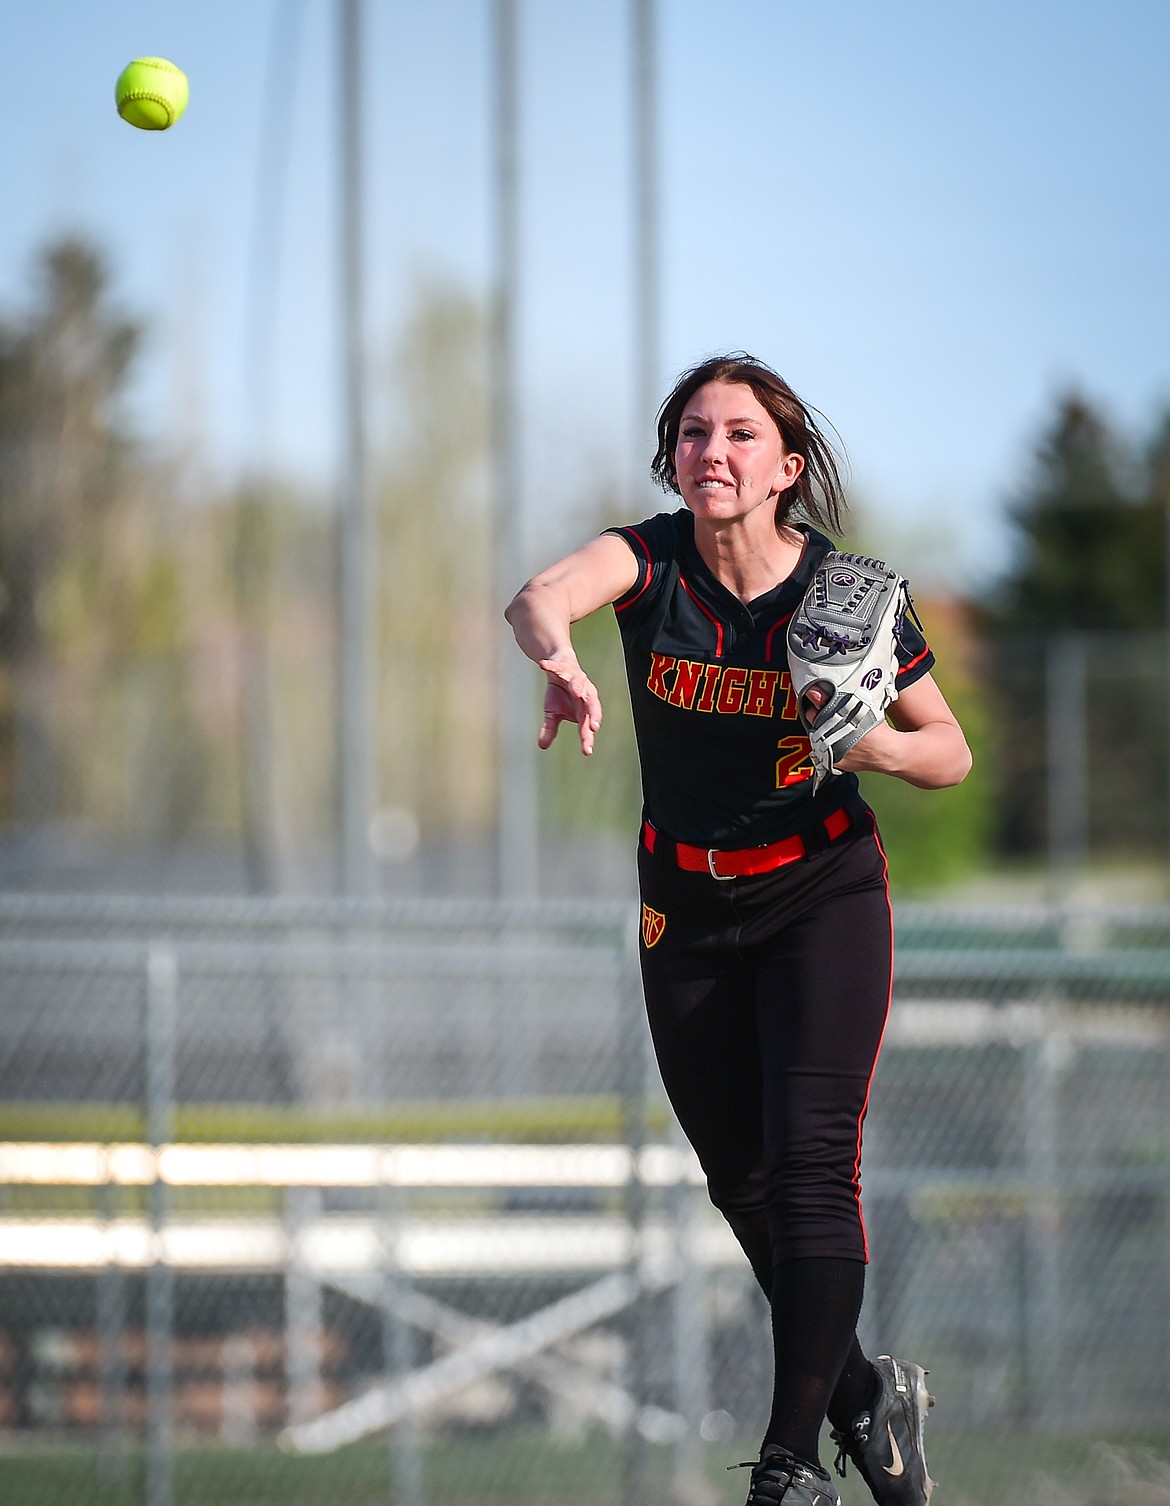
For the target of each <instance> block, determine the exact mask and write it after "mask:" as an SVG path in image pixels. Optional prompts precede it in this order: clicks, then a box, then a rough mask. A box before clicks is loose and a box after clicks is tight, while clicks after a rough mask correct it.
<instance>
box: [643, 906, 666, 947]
mask: <svg viewBox="0 0 1170 1506" xmlns="http://www.w3.org/2000/svg"><path fill="white" fill-rule="evenodd" d="M665 930H666V916H665V915H662V914H660V913H659V912H658V911H657V910H652V909H651V908H650V906H649V905H643V906H642V940H643V941H644V942H645V944H646V947H647V948H650V947H652V946H657V944H658V943H659V942H660V941H661V940H662V933H663V931H665Z"/></svg>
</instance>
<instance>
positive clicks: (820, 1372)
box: [764, 1258, 868, 1464]
mask: <svg viewBox="0 0 1170 1506" xmlns="http://www.w3.org/2000/svg"><path fill="white" fill-rule="evenodd" d="M864 1288H865V1264H864V1262H863V1261H860V1260H835V1259H817V1258H811V1259H807V1260H786V1261H784V1262H782V1263H781V1264H780V1265H778V1266H777V1267H776V1268H775V1270H774V1271H773V1273H772V1344H773V1352H774V1354H775V1362H776V1375H775V1383H774V1386H773V1390H772V1415H771V1417H770V1418H769V1420H768V1428H767V1431H766V1433H765V1434H764V1442H765V1443H778V1444H780V1445H781V1446H782V1447H784V1448H786V1449H789V1450H790V1451H791V1452H792V1453H794V1454H795V1455H796V1456H797V1458H798V1459H805V1460H807V1461H808V1462H809V1463H810V1464H819V1463H820V1456H819V1453H818V1439H819V1437H820V1431H821V1425H822V1424H823V1422H824V1420H825V1413H826V1411H827V1409H828V1405H829V1398H830V1397H831V1396H832V1395H833V1392H834V1390H835V1389H836V1386H837V1379H838V1377H839V1375H840V1374H841V1369H842V1366H843V1365H844V1364H845V1361H846V1359H847V1357H848V1356H849V1353H850V1349H851V1347H852V1345H853V1344H854V1343H855V1342H856V1337H855V1330H856V1328H857V1317H858V1314H859V1313H860V1312H861V1297H862V1293H863V1291H864ZM867 1400H868V1397H867ZM863 1405H864V1403H863ZM859 1410H860V1409H859Z"/></svg>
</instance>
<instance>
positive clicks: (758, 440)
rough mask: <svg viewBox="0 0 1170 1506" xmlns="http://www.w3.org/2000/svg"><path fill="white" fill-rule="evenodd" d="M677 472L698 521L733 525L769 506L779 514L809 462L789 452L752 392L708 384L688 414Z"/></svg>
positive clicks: (680, 433)
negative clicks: (779, 501)
mask: <svg viewBox="0 0 1170 1506" xmlns="http://www.w3.org/2000/svg"><path fill="white" fill-rule="evenodd" d="M674 466H675V472H676V474H677V476H678V484H679V490H680V491H681V492H682V497H683V501H684V502H685V503H686V504H687V506H688V507H689V508H690V510H691V511H692V512H693V513H694V514H695V516H696V518H703V519H707V520H710V521H711V522H720V521H722V522H731V521H733V520H735V519H738V518H743V517H746V516H747V515H748V514H750V513H755V512H756V511H757V510H758V509H759V508H761V507H764V506H767V507H768V508H769V510H770V511H771V510H774V507H775V501H776V497H777V496H778V495H779V493H780V492H782V491H784V490H785V489H786V488H787V487H789V486H791V485H792V483H793V482H794V481H795V480H796V478H797V476H799V475H800V472H801V470H802V469H803V468H804V461H803V459H802V458H801V457H800V456H799V455H790V454H787V453H786V452H785V449H784V442H783V440H782V439H781V437H780V430H779V429H778V428H777V427H776V422H775V420H774V419H773V417H772V415H771V414H770V413H769V412H768V410H767V409H766V408H765V407H764V405H763V404H762V403H761V402H760V400H759V398H758V397H757V396H756V395H755V393H754V392H753V391H752V389H751V388H750V387H748V386H746V385H744V384H742V383H739V382H708V383H707V385H706V386H705V387H700V388H699V390H698V392H696V393H695V395H694V396H693V397H692V398H691V400H690V402H688V403H687V405H686V408H685V409H684V411H683V416H682V420H681V422H680V423H679V426H678V443H677V444H676V445H675V449H674Z"/></svg>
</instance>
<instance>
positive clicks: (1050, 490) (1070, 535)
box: [988, 396, 1170, 633]
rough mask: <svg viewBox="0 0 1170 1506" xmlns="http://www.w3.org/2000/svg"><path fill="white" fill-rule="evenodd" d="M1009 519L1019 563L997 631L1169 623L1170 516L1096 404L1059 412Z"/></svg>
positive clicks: (1001, 599)
mask: <svg viewBox="0 0 1170 1506" xmlns="http://www.w3.org/2000/svg"><path fill="white" fill-rule="evenodd" d="M1162 443H1163V445H1164V446H1166V445H1168V444H1170V441H1167V439H1166V438H1165V436H1163V441H1162ZM1155 450H1156V447H1155ZM1151 458H1152V459H1153V458H1155V452H1154V451H1152V452H1151ZM1010 517H1011V521H1012V524H1013V525H1014V529H1015V535H1016V546H1015V557H1014V559H1013V561H1012V563H1011V565H1010V566H1009V568H1008V570H1007V571H1006V573H1005V575H1004V576H1003V578H1002V580H1001V581H1000V582H999V584H998V587H997V588H996V590H995V591H994V593H993V595H992V598H991V601H990V605H989V612H988V621H989V624H990V625H991V627H992V628H993V629H995V630H998V631H1011V632H1040V633H1048V632H1052V631H1055V630H1059V629H1061V628H1073V629H1078V630H1082V631H1083V630H1088V629H1126V630H1134V629H1142V628H1150V627H1156V626H1159V625H1160V624H1161V622H1162V621H1163V616H1164V603H1165V570H1164V567H1163V561H1164V558H1165V541H1164V534H1165V521H1164V512H1163V509H1162V507H1161V506H1159V503H1158V500H1157V498H1156V496H1155V495H1154V493H1153V488H1152V487H1150V486H1149V485H1148V484H1147V478H1146V477H1145V476H1143V475H1142V468H1141V466H1140V462H1139V460H1138V457H1137V456H1136V455H1135V454H1134V453H1133V451H1132V448H1131V447H1130V446H1129V445H1127V444H1126V443H1125V442H1124V440H1123V439H1122V438H1121V436H1119V435H1118V434H1117V433H1116V432H1115V431H1114V430H1113V429H1112V427H1111V426H1110V424H1109V423H1108V422H1107V420H1106V419H1105V418H1104V416H1103V415H1102V414H1101V413H1100V412H1099V411H1098V410H1096V409H1095V408H1094V407H1093V406H1092V405H1091V404H1090V403H1089V401H1088V400H1087V399H1085V398H1083V397H1080V396H1070V397H1066V398H1064V399H1063V400H1062V401H1061V402H1060V404H1059V405H1058V408H1057V412H1056V414H1055V417H1054V418H1053V420H1052V422H1051V424H1050V425H1049V427H1048V428H1047V430H1046V431H1045V433H1044V434H1043V435H1042V437H1041V440H1040V443H1039V445H1038V447H1037V450H1036V455H1035V458H1034V461H1033V465H1032V472H1031V475H1030V477H1029V478H1028V481H1027V482H1026V484H1025V486H1024V488H1023V489H1022V490H1021V492H1020V493H1019V494H1018V495H1017V496H1016V498H1015V499H1014V501H1013V503H1012V505H1011V509H1010Z"/></svg>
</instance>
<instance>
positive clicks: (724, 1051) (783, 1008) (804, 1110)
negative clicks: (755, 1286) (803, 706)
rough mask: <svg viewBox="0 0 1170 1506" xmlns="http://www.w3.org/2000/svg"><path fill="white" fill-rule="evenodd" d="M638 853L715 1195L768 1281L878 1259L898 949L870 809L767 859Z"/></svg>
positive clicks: (676, 1041) (670, 1073)
mask: <svg viewBox="0 0 1170 1506" xmlns="http://www.w3.org/2000/svg"><path fill="white" fill-rule="evenodd" d="M638 868H639V879H640V885H641V893H642V902H643V906H644V907H649V909H650V910H651V911H653V912H655V914H656V915H657V916H661V917H662V920H661V921H657V920H656V919H655V918H654V916H651V917H650V918H649V924H644V925H643V933H642V944H641V958H642V978H643V984H644V988H645V994H646V1007H647V1012H648V1017H649V1023H650V1032H651V1035H652V1037H653V1041H654V1049H655V1053H656V1055H657V1058H658V1065H659V1068H660V1070H661V1073H662V1079H663V1082H664V1084H665V1087H666V1091H667V1094H668V1096H669V1098H670V1101H671V1104H672V1106H673V1108H674V1111H675V1113H676V1114H677V1116H678V1119H679V1122H680V1124H681V1125H682V1128H683V1131H684V1132H685V1134H686V1136H687V1138H688V1139H689V1141H690V1142H691V1144H692V1145H693V1146H694V1148H695V1151H696V1153H697V1155H698V1158H699V1161H700V1163H701V1165H702V1167H703V1171H704V1173H705V1174H706V1177H707V1185H708V1188H709V1191H710V1195H711V1200H712V1202H713V1203H714V1204H715V1206H716V1207H717V1208H718V1209H719V1210H720V1211H721V1212H722V1214H723V1215H724V1217H725V1218H726V1219H727V1221H728V1223H729V1224H730V1225H731V1227H732V1229H733V1230H734V1232H735V1234H736V1237H737V1238H738V1240H739V1242H740V1244H741V1245H742V1246H743V1248H744V1251H745V1253H746V1254H747V1256H748V1259H749V1260H750V1261H751V1264H752V1268H753V1270H754V1271H755V1274H756V1276H757V1278H758V1280H759V1281H760V1284H761V1286H763V1288H764V1290H765V1292H767V1291H769V1290H770V1285H771V1277H772V1271H773V1269H774V1267H776V1266H778V1265H779V1264H780V1263H781V1262H785V1261H790V1260H797V1259H803V1258H806V1257H809V1256H821V1257H826V1256H827V1257H834V1258H839V1259H847V1260H861V1261H864V1260H866V1259H867V1258H868V1250H867V1247H866V1241H865V1228H864V1224H863V1221H862V1215H861V1182H860V1167H861V1134H862V1126H863V1124H864V1121H865V1114H866V1109H867V1107H868V1104H869V1089H870V1082H871V1080H872V1077H873V1070H874V1066H875V1064H876V1062H877V1056H878V1051H879V1048H880V1046H881V1041H882V1034H883V1032H884V1029H885V1023H886V1017H887V1014H888V1012H889V1004H890V991H891V974H892V964H893V924H892V916H891V910H890V899H889V889H888V885H887V881H886V862H885V854H884V853H883V851H882V848H881V843H880V841H879V839H878V835H877V830H876V826H875V824H874V822H873V817H872V814H871V813H870V812H868V811H864V812H863V813H861V814H859V815H858V816H857V817H856V818H855V824H854V826H853V828H852V829H851V830H850V831H849V832H848V833H847V834H846V835H845V836H844V837H842V838H839V839H838V840H837V841H836V842H834V843H832V844H830V845H829V846H828V847H826V848H824V849H823V850H822V851H820V852H817V853H814V854H811V855H809V856H806V857H804V858H802V859H800V860H798V861H797V862H793V863H789V864H787V865H786V866H784V867H782V868H779V869H776V870H775V871H774V872H772V873H768V874H762V875H759V876H755V877H745V878H734V879H716V878H713V877H711V876H710V875H708V874H705V873H688V872H684V871H683V870H681V869H679V868H678V867H677V866H676V864H675V862H674V859H673V856H669V855H667V854H665V853H659V854H652V853H650V852H648V851H647V850H646V848H645V847H644V846H642V847H640V849H639V855H638ZM643 918H644V921H645V919H646V909H645V908H644V909H643ZM647 937H649V938H650V940H651V942H652V944H650V945H647Z"/></svg>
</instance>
